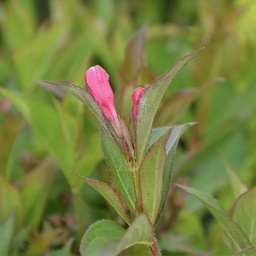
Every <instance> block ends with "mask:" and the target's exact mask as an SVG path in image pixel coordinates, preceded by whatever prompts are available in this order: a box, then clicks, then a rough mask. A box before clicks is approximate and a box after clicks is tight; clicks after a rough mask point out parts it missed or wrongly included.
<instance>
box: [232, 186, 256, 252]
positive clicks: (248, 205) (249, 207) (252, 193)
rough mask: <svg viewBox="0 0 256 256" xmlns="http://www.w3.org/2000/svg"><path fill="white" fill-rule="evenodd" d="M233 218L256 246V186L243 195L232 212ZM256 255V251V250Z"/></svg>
mask: <svg viewBox="0 0 256 256" xmlns="http://www.w3.org/2000/svg"><path fill="white" fill-rule="evenodd" d="M231 218H232V219H233V220H234V221H235V222H236V223H237V224H238V225H239V226H240V227H241V228H242V229H243V231H244V232H245V234H247V236H248V238H249V239H250V241H251V242H252V244H254V245H255V244H256V186H255V187H253V188H252V189H250V190H249V191H247V192H245V193H244V194H242V195H241V196H240V197H239V198H238V199H237V200H236V202H235V204H234V206H233V207H232V210H231ZM255 253H256V250H255Z"/></svg>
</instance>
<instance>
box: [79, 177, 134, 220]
mask: <svg viewBox="0 0 256 256" xmlns="http://www.w3.org/2000/svg"><path fill="white" fill-rule="evenodd" d="M75 174H76V175H77V176H78V177H80V178H82V179H83V180H84V181H85V182H86V183H87V184H89V185H90V186H91V187H93V188H94V189H95V190H97V191H98V192H99V193H100V194H101V195H102V196H103V197H104V198H105V199H106V200H107V201H108V202H109V204H110V205H112V207H113V208H114V209H115V210H116V211H117V213H118V214H119V215H120V216H121V217H122V218H123V219H124V221H125V222H126V223H127V224H130V223H131V219H130V217H129V216H128V215H127V211H126V208H125V204H124V202H123V201H122V198H121V197H120V196H119V195H118V193H117V192H116V191H115V190H114V189H113V188H112V187H111V186H109V185H108V184H106V183H104V182H100V181H98V180H95V179H90V178H85V177H83V176H81V175H79V174H78V173H75Z"/></svg>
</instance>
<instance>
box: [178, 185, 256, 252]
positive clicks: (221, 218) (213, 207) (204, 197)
mask: <svg viewBox="0 0 256 256" xmlns="http://www.w3.org/2000/svg"><path fill="white" fill-rule="evenodd" d="M177 186H178V187H180V188H182V189H183V190H185V191H187V192H188V193H190V194H192V195H194V196H195V197H197V198H198V199H199V200H200V201H201V202H202V203H203V204H204V205H205V206H206V207H207V208H208V210H209V211H210V212H211V214H212V215H213V216H214V217H215V218H216V219H217V220H218V222H219V223H220V224H221V225H222V227H223V229H224V230H225V231H226V233H227V235H228V236H229V238H230V239H231V240H232V241H233V242H234V244H235V245H236V248H237V250H243V249H246V248H249V247H251V246H252V244H251V242H250V240H249V238H248V237H247V235H246V234H245V233H244V232H243V230H242V229H241V228H240V227H239V226H238V224H237V223H236V222H234V221H233V220H232V219H231V218H230V217H229V216H228V214H227V213H226V212H225V211H224V210H223V208H222V207H221V205H220V204H219V202H218V201H217V200H216V199H215V198H213V197H212V196H211V195H209V194H206V193H203V192H201V191H198V190H196V189H193V188H189V187H186V186H182V185H177ZM255 252H256V251H255ZM255 252H252V251H250V252H248V255H249V256H254V255H255Z"/></svg>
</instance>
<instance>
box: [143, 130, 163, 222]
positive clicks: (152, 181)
mask: <svg viewBox="0 0 256 256" xmlns="http://www.w3.org/2000/svg"><path fill="white" fill-rule="evenodd" d="M167 138H168V132H167V133H166V134H165V135H163V136H162V137H160V139H158V140H157V141H156V142H155V144H153V145H152V147H151V148H150V149H149V151H148V153H147V155H146V157H145V158H144V159H143V161H142V163H141V165H140V167H139V171H138V179H139V186H140V198H141V203H142V207H143V211H144V212H145V213H146V214H147V216H148V218H149V220H150V221H151V223H155V220H156V217H157V213H158V211H159V207H160V203H161V200H162V192H163V184H164V167H165V161H166V150H165V145H166V140H167Z"/></svg>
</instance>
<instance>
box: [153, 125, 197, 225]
mask: <svg viewBox="0 0 256 256" xmlns="http://www.w3.org/2000/svg"><path fill="white" fill-rule="evenodd" d="M194 124H195V123H186V124H182V125H177V126H176V125H174V126H171V127H168V128H169V130H170V132H169V136H168V140H167V143H166V154H167V157H166V164H165V168H164V183H163V196H162V201H161V206H160V209H159V212H158V216H157V221H158V220H159V219H160V217H161V214H162V212H163V210H164V207H165V205H166V199H167V196H168V192H169V190H170V186H171V178H172V168H173V160H174V157H175V153H176V149H177V145H178V142H179V139H180V137H181V135H182V134H183V133H184V131H185V130H186V129H187V127H188V126H191V125H194ZM166 129H167V127H162V129H161V128H158V129H157V136H159V135H160V134H161V133H162V132H164V131H166ZM154 133H156V131H154ZM154 135H155V136H154V139H155V138H156V137H157V136H156V134H154ZM157 221H156V222H157Z"/></svg>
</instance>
